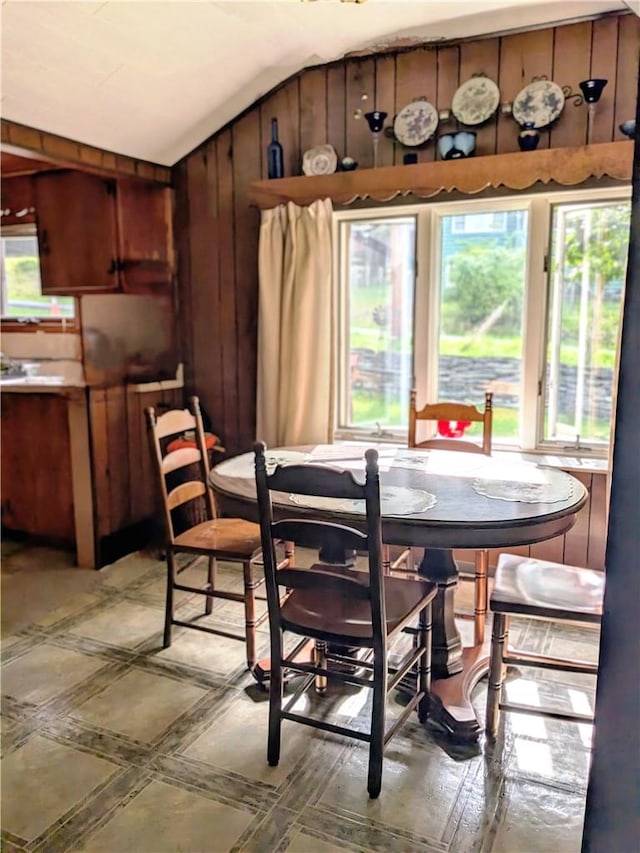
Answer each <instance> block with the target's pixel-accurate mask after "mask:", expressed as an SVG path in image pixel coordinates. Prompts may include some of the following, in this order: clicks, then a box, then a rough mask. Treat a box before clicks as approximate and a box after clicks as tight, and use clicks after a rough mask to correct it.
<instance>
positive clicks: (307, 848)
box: [286, 830, 353, 853]
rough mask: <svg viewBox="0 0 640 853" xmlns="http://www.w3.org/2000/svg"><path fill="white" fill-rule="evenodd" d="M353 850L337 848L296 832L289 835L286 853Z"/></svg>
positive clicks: (324, 852) (350, 848)
mask: <svg viewBox="0 0 640 853" xmlns="http://www.w3.org/2000/svg"><path fill="white" fill-rule="evenodd" d="M346 850H353V848H352V847H339V846H338V845H337V844H333V843H331V842H329V841H322V839H320V838H314V837H313V836H312V835H307V834H306V833H304V832H300V831H299V830H296V831H295V832H293V833H292V834H291V840H290V841H289V846H288V847H287V848H286V853H342V851H346Z"/></svg>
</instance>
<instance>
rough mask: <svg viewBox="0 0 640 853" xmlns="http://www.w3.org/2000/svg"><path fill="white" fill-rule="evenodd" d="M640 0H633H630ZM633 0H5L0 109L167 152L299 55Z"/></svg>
mask: <svg viewBox="0 0 640 853" xmlns="http://www.w3.org/2000/svg"><path fill="white" fill-rule="evenodd" d="M633 3H635V0H633ZM629 6H632V4H631V3H625V2H624V0H535V1H534V0H438V2H428V0H408V2H407V1H406V0H367V2H361V3H357V4H356V3H355V2H339V0H315V2H307V3H304V2H301V0H222V2H211V1H210V0H182V2H157V0H106V2H99V0H97V2H94V0H67V2H57V0H50V1H49V2H47V0H36V1H35V2H32V0H2V88H1V94H2V116H3V117H4V118H6V119H9V120H11V121H15V122H18V123H20V124H25V125H28V126H30V127H36V128H39V129H40V130H45V131H48V132H50V133H55V134H58V135H60V136H65V137H69V138H71V139H75V140H77V141H80V142H84V143H87V144H90V145H95V146H98V147H100V148H103V149H106V150H109V151H114V152H117V153H120V154H128V155H130V156H132V157H138V158H141V159H144V160H150V161H152V162H155V163H160V164H164V165H173V164H174V163H175V162H176V161H177V160H179V159H180V158H181V157H183V156H184V155H185V154H187V153H188V152H189V151H191V150H192V149H193V148H195V147H196V146H197V145H199V144H200V142H202V141H203V140H204V139H206V138H207V137H209V136H211V134H212V133H215V131H217V130H218V129H219V128H221V127H222V126H223V125H224V124H226V123H227V122H228V121H230V120H231V119H232V118H233V117H234V116H236V115H237V114H238V113H239V112H241V111H242V110H243V109H244V108H245V107H247V106H249V105H250V104H252V103H253V102H254V101H255V100H256V99H257V98H259V97H260V96H262V95H264V94H265V93H267V92H268V91H269V90H270V89H272V88H273V87H274V86H276V85H277V84H278V83H280V82H281V81H282V80H285V79H286V78H287V77H289V76H290V75H292V74H294V73H295V72H296V71H298V70H300V69H301V68H304V67H308V66H312V65H318V64H322V63H325V62H330V61H331V60H334V59H339V58H341V57H342V56H344V55H345V53H349V52H352V51H357V50H361V49H365V48H368V47H373V46H379V45H383V44H393V42H394V40H396V39H399V38H406V37H411V38H416V39H419V40H420V41H432V40H437V39H440V38H446V39H449V38H460V37H465V36H475V35H479V34H482V33H488V32H499V31H504V30H508V29H515V28H519V27H526V26H533V25H538V24H551V23H556V22H560V21H563V20H567V19H574V18H578V17H582V16H586V15H593V14H598V13H601V12H606V11H612V10H623V9H627V8H628V7H629Z"/></svg>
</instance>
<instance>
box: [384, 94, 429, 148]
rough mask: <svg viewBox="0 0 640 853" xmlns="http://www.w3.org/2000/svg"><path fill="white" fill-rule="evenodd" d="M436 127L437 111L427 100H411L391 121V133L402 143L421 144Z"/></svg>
mask: <svg viewBox="0 0 640 853" xmlns="http://www.w3.org/2000/svg"><path fill="white" fill-rule="evenodd" d="M437 127H438V111H437V109H436V108H435V107H434V106H433V104H430V103H429V101H411V103H410V104H407V106H406V107H403V108H402V109H401V110H400V112H399V113H398V115H397V116H396V117H395V119H394V122H393V133H394V135H395V137H396V139H397V140H398V142H400V143H401V144H402V145H409V146H415V145H422V144H423V143H424V142H426V141H427V140H428V139H431V137H432V136H433V134H434V133H435V132H436V128H437Z"/></svg>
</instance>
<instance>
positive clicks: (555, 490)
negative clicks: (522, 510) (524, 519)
mask: <svg viewBox="0 0 640 853" xmlns="http://www.w3.org/2000/svg"><path fill="white" fill-rule="evenodd" d="M527 477H530V478H531V479H525V478H527ZM473 489H474V491H476V492H477V493H478V494H479V495H484V496H485V497H487V498H494V499H496V500H501V501H519V502H521V503H532V504H535V503H556V502H557V501H566V500H568V499H569V498H570V497H571V495H572V494H573V485H572V483H571V480H570V479H569V478H568V477H567V475H566V474H565V473H564V472H562V471H553V470H551V469H541V468H534V469H533V470H532V471H531V472H530V473H529V472H528V471H527V470H526V469H525V472H524V474H521V476H520V477H518V472H517V471H514V477H513V479H504V480H502V479H500V480H499V479H488V478H481V477H478V478H477V479H475V480H474V481H473Z"/></svg>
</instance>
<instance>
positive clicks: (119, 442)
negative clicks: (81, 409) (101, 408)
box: [105, 385, 131, 532]
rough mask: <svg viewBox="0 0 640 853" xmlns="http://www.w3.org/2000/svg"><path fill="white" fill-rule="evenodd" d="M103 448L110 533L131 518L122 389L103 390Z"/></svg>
mask: <svg viewBox="0 0 640 853" xmlns="http://www.w3.org/2000/svg"><path fill="white" fill-rule="evenodd" d="M105 402H106V412H105V414H106V417H107V448H108V454H109V469H108V472H109V474H108V476H109V504H110V513H109V514H110V517H111V530H110V531H109V532H112V531H113V530H122V529H123V528H124V527H126V526H127V525H128V524H129V519H130V518H131V470H130V469H129V466H128V464H127V462H128V459H129V432H128V424H127V408H126V388H125V386H124V385H116V386H114V387H113V388H107V389H106V401H105Z"/></svg>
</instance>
